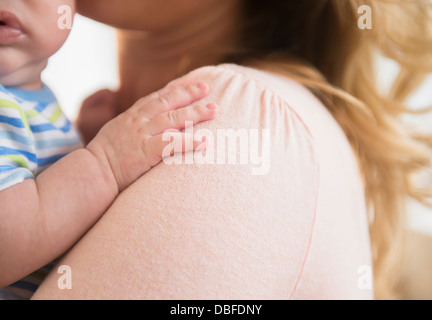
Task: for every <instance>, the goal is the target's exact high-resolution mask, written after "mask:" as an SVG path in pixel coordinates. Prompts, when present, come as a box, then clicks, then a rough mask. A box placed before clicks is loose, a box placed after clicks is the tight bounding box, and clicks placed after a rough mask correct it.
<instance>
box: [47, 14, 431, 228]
mask: <svg viewBox="0 0 432 320" xmlns="http://www.w3.org/2000/svg"><path fill="white" fill-rule="evenodd" d="M116 52H117V48H116V35H115V32H114V30H113V29H111V28H108V27H106V26H103V25H101V24H98V23H96V22H93V21H91V20H88V19H86V18H83V17H81V16H77V17H76V20H75V24H74V27H73V30H72V33H71V36H70V38H69V39H68V41H67V43H66V45H65V46H64V47H63V48H62V49H61V50H60V51H59V52H58V53H57V54H56V55H55V56H54V57H52V58H51V60H50V63H49V66H48V68H47V69H46V71H45V72H44V74H43V79H44V81H45V82H46V83H47V84H48V85H49V86H50V87H51V89H52V90H53V91H54V92H55V94H56V95H57V98H58V99H59V102H60V104H61V106H62V108H63V110H64V111H65V113H66V115H67V116H69V117H70V118H71V119H74V118H75V117H76V115H77V112H78V109H79V106H80V105H81V103H82V101H83V100H84V99H85V98H86V97H87V96H88V95H90V94H91V93H93V92H95V91H97V90H99V89H102V88H110V89H115V88H116V87H117V86H118V72H117V56H116ZM396 71H397V66H396V65H395V64H394V63H392V62H391V61H387V60H384V59H380V60H379V72H378V74H379V75H380V82H381V84H382V87H383V88H387V87H388V86H389V84H390V83H391V80H392V77H393V76H394V74H395V72H396ZM409 102H410V105H411V106H413V107H416V108H417V107H424V106H427V105H432V76H431V77H429V78H428V80H427V81H426V83H425V84H424V86H423V87H422V88H421V90H420V91H419V92H418V93H416V94H415V95H413V96H412V97H411V98H410V101H409ZM409 120H410V121H414V123H415V125H416V126H418V127H421V128H423V129H424V130H428V132H432V113H431V114H430V115H427V116H422V117H420V118H419V119H416V120H412V119H409ZM409 222H410V225H411V226H412V227H413V228H414V229H416V230H419V231H422V232H425V233H429V234H431V235H432V210H429V209H426V208H424V207H421V206H419V205H415V204H411V205H410V220H409Z"/></svg>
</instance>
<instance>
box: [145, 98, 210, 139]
mask: <svg viewBox="0 0 432 320" xmlns="http://www.w3.org/2000/svg"><path fill="white" fill-rule="evenodd" d="M216 114H217V106H216V104H214V103H210V104H208V105H207V106H200V105H197V106H193V107H186V108H181V109H177V110H171V111H168V112H166V113H163V114H160V115H158V116H157V117H155V118H154V119H153V120H151V121H149V122H147V124H146V133H147V134H150V135H153V136H154V135H158V134H161V133H163V132H165V131H167V130H170V129H175V130H182V129H184V128H185V127H186V122H192V123H193V124H194V125H195V124H197V123H199V122H203V121H208V120H212V119H214V117H215V116H216Z"/></svg>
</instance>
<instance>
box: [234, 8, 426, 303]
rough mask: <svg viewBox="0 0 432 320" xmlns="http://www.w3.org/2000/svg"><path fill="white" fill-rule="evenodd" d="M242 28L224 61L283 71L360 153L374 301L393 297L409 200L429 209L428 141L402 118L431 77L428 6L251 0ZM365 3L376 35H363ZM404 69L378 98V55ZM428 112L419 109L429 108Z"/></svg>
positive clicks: (371, 31) (365, 32)
mask: <svg viewBox="0 0 432 320" xmlns="http://www.w3.org/2000/svg"><path fill="white" fill-rule="evenodd" d="M243 5H244V6H245V8H244V9H245V10H244V12H245V16H244V21H246V22H245V24H244V26H243V28H242V29H241V31H240V33H239V40H238V46H237V47H236V48H234V50H233V51H231V54H230V56H229V58H228V59H227V61H229V62H236V63H241V64H249V65H253V66H254V67H260V68H263V69H266V70H271V71H276V72H278V73H282V74H285V75H287V76H289V77H291V78H293V79H294V80H296V81H298V82H300V83H302V84H303V85H305V86H306V87H307V88H309V89H310V90H311V91H312V92H313V93H314V94H315V95H316V96H317V97H319V98H320V99H321V100H322V101H323V102H324V104H325V105H326V107H327V108H328V110H330V112H331V113H332V114H333V116H334V118H335V119H336V120H337V121H338V123H339V124H340V126H341V127H342V129H343V130H344V131H345V134H346V135H347V137H348V139H349V141H350V142H351V145H352V147H353V149H354V150H355V152H356V155H357V157H358V161H359V163H360V165H361V170H362V174H363V179H364V185H365V194H366V198H367V201H368V205H369V208H370V236H371V243H372V253H373V262H374V277H375V285H374V287H375V297H376V298H377V299H388V298H395V297H397V296H396V295H395V293H396V287H397V280H398V266H400V262H401V260H400V258H401V249H402V248H403V237H402V234H403V230H404V216H405V206H406V200H407V198H408V197H412V198H414V199H417V200H418V201H420V202H422V203H428V200H429V199H430V198H431V197H432V193H431V189H430V186H426V187H423V188H421V187H420V186H418V185H417V184H416V183H415V181H414V178H415V177H416V175H417V174H418V173H421V172H423V171H426V170H428V169H429V168H430V167H431V159H432V137H431V136H430V135H427V134H422V133H421V132H417V131H416V130H414V128H411V127H409V126H408V125H407V124H406V123H404V122H403V121H402V119H401V116H402V115H404V114H412V113H421V112H419V111H413V110H410V109H409V108H408V107H407V106H406V102H405V101H406V99H407V98H408V97H409V95H410V94H411V93H412V92H413V91H414V90H415V89H416V88H417V87H419V85H420V84H421V83H422V82H423V80H424V79H425V77H426V76H427V74H428V73H430V72H432V13H431V12H432V10H431V2H430V1H429V0H375V1H373V0H363V1H361V0H301V1H297V0H266V1H262V0H245V1H244V3H243ZM362 5H368V6H370V8H371V10H372V11H371V12H372V19H373V20H372V21H373V22H372V23H373V24H372V29H371V30H367V29H366V30H360V28H359V27H358V25H357V21H358V20H359V18H360V17H361V14H359V11H358V10H359V7H360V6H362ZM377 54H381V55H383V56H384V57H388V58H390V59H393V60H394V61H396V62H397V63H398V64H399V66H400V69H399V73H398V76H397V77H396V80H395V81H394V83H393V86H392V88H391V90H390V91H389V92H385V93H384V92H381V91H380V90H379V87H378V84H377V80H376V79H377V77H376V70H377V69H376V66H375V61H376V56H377ZM426 111H427V110H423V112H426Z"/></svg>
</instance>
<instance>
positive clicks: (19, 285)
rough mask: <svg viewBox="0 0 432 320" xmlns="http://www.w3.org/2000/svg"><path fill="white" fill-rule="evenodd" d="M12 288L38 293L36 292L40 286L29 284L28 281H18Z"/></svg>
mask: <svg viewBox="0 0 432 320" xmlns="http://www.w3.org/2000/svg"><path fill="white" fill-rule="evenodd" d="M10 286H11V287H12V288H19V289H24V290H29V291H31V292H36V290H37V289H38V288H39V286H38V285H35V284H33V283H30V282H27V281H22V280H21V281H17V282H15V283H13V284H11V285H10Z"/></svg>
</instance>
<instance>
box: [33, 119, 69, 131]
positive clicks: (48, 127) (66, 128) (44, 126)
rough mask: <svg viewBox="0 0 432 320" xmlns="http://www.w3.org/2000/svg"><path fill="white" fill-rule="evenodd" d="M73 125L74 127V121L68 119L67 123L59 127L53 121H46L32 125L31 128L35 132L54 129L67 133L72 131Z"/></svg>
mask: <svg viewBox="0 0 432 320" xmlns="http://www.w3.org/2000/svg"><path fill="white" fill-rule="evenodd" d="M71 127H72V123H71V122H70V121H69V120H67V121H66V124H65V125H64V126H63V127H61V128H57V127H56V126H54V125H53V124H52V123H44V124H38V125H33V126H30V129H31V131H33V132H34V133H41V132H46V131H54V130H61V131H63V132H64V133H67V132H69V131H70V129H71Z"/></svg>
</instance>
